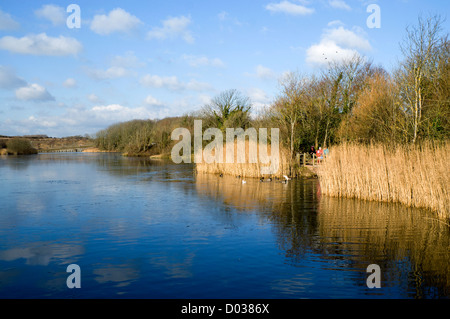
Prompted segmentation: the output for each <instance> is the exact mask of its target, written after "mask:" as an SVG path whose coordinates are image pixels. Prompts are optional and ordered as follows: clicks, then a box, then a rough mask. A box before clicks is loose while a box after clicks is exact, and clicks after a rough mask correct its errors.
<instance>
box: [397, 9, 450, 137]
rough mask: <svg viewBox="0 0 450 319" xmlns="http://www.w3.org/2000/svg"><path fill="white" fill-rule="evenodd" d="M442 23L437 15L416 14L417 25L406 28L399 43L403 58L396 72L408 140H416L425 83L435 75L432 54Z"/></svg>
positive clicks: (439, 40)
mask: <svg viewBox="0 0 450 319" xmlns="http://www.w3.org/2000/svg"><path fill="white" fill-rule="evenodd" d="M442 23H443V20H442V18H441V17H440V16H432V17H430V18H427V19H423V18H422V17H419V20H418V25H417V26H412V27H408V28H407V29H406V37H405V39H404V41H403V42H402V43H401V45H400V48H401V51H402V53H403V55H404V60H403V61H402V62H401V64H400V69H399V70H398V72H397V74H396V75H397V81H398V83H399V87H400V94H401V96H402V98H403V100H404V101H405V103H404V107H405V111H406V113H408V115H409V118H410V126H411V130H412V138H411V140H412V143H415V142H416V140H417V137H418V133H419V129H420V126H421V124H422V115H423V110H424V100H425V97H426V95H427V94H428V93H429V92H427V83H429V82H430V81H431V82H432V81H433V80H434V78H435V77H436V75H437V67H436V63H435V61H436V60H435V57H436V55H437V50H438V48H439V45H440V42H441V38H440V33H441V31H442Z"/></svg>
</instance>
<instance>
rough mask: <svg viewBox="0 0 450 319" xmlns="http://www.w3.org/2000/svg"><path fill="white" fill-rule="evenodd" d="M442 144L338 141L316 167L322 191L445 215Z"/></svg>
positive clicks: (448, 206)
mask: <svg viewBox="0 0 450 319" xmlns="http://www.w3.org/2000/svg"><path fill="white" fill-rule="evenodd" d="M449 144H450V143H448V142H445V143H440V144H432V143H424V144H422V145H418V146H411V145H408V146H396V147H395V148H394V149H390V148H388V147H387V146H382V145H368V146H363V145H357V144H342V145H339V146H335V147H332V148H330V155H329V157H328V158H327V160H326V161H325V162H324V163H323V164H321V165H320V166H319V167H318V169H317V174H318V176H319V179H320V185H321V190H322V193H323V194H324V195H328V196H334V197H348V198H358V199H364V200H371V201H384V202H400V203H403V204H405V205H406V206H409V207H421V208H427V209H430V210H432V211H434V212H436V213H437V215H438V216H439V217H441V218H444V219H447V220H448V219H449V218H450V195H449V191H448V188H449V185H450V177H449V169H450V164H449V163H450V162H449V160H448V153H447V151H448V147H449Z"/></svg>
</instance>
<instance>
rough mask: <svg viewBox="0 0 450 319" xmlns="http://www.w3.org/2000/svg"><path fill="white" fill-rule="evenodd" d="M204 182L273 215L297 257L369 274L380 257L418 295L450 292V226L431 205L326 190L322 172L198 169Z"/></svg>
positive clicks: (211, 193)
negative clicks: (256, 176)
mask: <svg viewBox="0 0 450 319" xmlns="http://www.w3.org/2000/svg"><path fill="white" fill-rule="evenodd" d="M196 182H197V183H196V187H197V191H198V192H199V193H200V194H203V195H207V196H208V197H209V198H213V199H214V200H217V201H221V202H223V203H224V204H225V205H226V206H232V207H234V208H235V209H237V210H238V211H247V212H249V211H257V212H258V215H259V216H260V218H261V219H262V220H266V221H267V220H269V221H270V222H271V223H272V224H273V231H274V233H275V234H276V237H277V241H278V245H279V247H280V249H281V250H283V251H284V252H285V254H286V257H287V258H288V260H289V261H290V262H292V263H293V264H297V263H298V262H300V261H301V260H302V257H303V256H304V254H305V253H308V252H311V253H316V254H318V256H320V258H322V259H325V260H333V261H336V260H340V261H341V263H340V265H341V266H342V267H352V268H353V269H354V268H356V269H358V268H359V269H361V273H364V274H365V270H366V267H367V266H368V265H369V264H371V263H376V264H379V265H380V267H381V268H382V269H384V272H383V276H384V278H386V279H389V280H392V281H393V282H396V283H400V282H405V283H408V285H409V287H408V291H409V292H410V293H411V294H413V295H414V297H417V298H420V297H421V296H430V295H433V292H430V291H431V290H433V289H437V290H438V291H439V292H437V294H438V295H445V296H449V295H450V266H449V265H450V250H449V247H450V230H449V227H448V225H445V224H443V223H442V222H441V221H438V220H436V219H433V217H432V215H429V214H427V213H426V212H424V211H423V210H419V209H411V208H407V207H404V206H402V205H397V204H389V203H378V202H366V201H359V200H346V199H336V198H329V197H325V196H320V188H319V183H318V181H317V180H306V181H292V182H290V183H288V184H281V183H279V182H278V183H276V182H272V183H260V182H258V181H254V180H252V181H247V183H246V184H242V183H241V181H240V180H239V179H236V178H234V177H225V176H224V177H223V178H219V177H218V176H216V175H208V174H198V175H197V176H196ZM405 274H407V275H406V276H407V278H400V277H401V276H405ZM389 280H388V281H389ZM361 284H362V285H363V284H365V280H361ZM430 287H434V288H430ZM430 289H431V290H430Z"/></svg>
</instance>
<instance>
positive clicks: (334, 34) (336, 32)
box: [324, 26, 372, 51]
mask: <svg viewBox="0 0 450 319" xmlns="http://www.w3.org/2000/svg"><path fill="white" fill-rule="evenodd" d="M358 33H359V34H358ZM324 38H325V39H330V40H333V41H334V42H336V43H337V44H338V45H340V46H342V47H348V48H354V49H361V50H365V51H369V50H371V48H372V47H371V45H370V43H369V41H368V40H367V39H365V38H364V37H363V34H362V30H361V29H355V31H351V30H347V29H345V28H344V27H342V26H341V27H339V28H337V29H330V30H326V31H325V34H324Z"/></svg>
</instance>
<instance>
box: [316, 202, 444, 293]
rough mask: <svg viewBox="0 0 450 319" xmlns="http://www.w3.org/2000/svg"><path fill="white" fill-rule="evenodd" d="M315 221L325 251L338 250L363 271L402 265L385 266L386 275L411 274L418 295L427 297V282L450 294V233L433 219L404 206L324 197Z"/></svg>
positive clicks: (413, 288) (439, 222)
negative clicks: (370, 265)
mask: <svg viewBox="0 0 450 319" xmlns="http://www.w3.org/2000/svg"><path fill="white" fill-rule="evenodd" d="M317 218H318V224H319V237H320V238H321V251H323V252H325V253H328V254H333V253H335V252H337V251H340V252H341V253H343V254H345V255H347V256H351V260H352V261H353V262H356V263H355V265H356V266H357V265H360V266H361V267H364V269H365V267H366V265H367V263H357V261H372V263H378V264H380V266H381V265H383V264H386V262H387V260H395V261H398V262H399V263H397V265H386V267H384V269H386V270H387V273H385V274H384V275H385V276H387V277H398V276H399V275H400V274H401V273H402V272H403V273H404V271H405V270H407V271H408V272H409V275H410V277H411V278H409V280H408V282H409V283H410V285H416V286H414V287H410V289H411V290H415V291H416V297H420V296H422V295H426V293H425V292H424V291H423V289H425V288H424V287H427V286H428V284H429V285H432V286H435V287H438V288H440V289H441V290H442V292H443V293H444V295H447V296H448V295H450V266H449V265H450V250H449V247H450V229H449V227H448V225H446V224H444V223H443V222H442V221H439V220H437V219H434V218H433V215H431V214H428V213H427V212H425V211H423V210H419V209H412V208H408V207H405V206H403V205H400V204H389V203H378V202H366V201H359V200H342V199H341V200H339V199H336V198H328V197H323V198H321V200H320V206H319V213H318V217H317ZM400 267H404V268H406V269H403V270H402V269H399V268H400ZM382 268H383V267H382ZM399 280H400V279H399ZM425 283H427V284H425Z"/></svg>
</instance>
